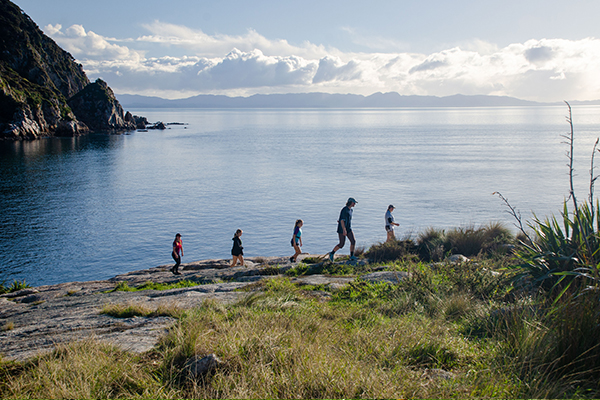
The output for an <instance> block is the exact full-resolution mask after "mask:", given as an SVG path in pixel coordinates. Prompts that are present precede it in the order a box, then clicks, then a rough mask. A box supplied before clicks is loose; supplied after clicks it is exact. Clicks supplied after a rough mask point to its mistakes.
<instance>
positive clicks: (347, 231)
mask: <svg viewBox="0 0 600 400" xmlns="http://www.w3.org/2000/svg"><path fill="white" fill-rule="evenodd" d="M355 205H356V200H354V198H352V197H350V198H349V199H348V201H347V202H346V206H345V207H344V208H342V211H340V219H339V220H338V227H337V233H338V236H339V238H340V242H339V243H338V244H337V245H336V246H335V247H334V248H333V250H332V251H331V253H329V261H333V257H334V255H335V252H336V251H338V250H339V249H341V248H342V247H344V244H346V238H348V240H349V241H350V260H352V261H354V260H356V257H355V256H354V246H355V245H356V240H355V239H354V232H352V207H354V206H355Z"/></svg>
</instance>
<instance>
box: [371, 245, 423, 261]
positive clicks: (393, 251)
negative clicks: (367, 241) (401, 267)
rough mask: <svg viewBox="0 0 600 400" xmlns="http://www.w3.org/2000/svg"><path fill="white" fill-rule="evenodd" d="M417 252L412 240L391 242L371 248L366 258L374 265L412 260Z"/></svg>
mask: <svg viewBox="0 0 600 400" xmlns="http://www.w3.org/2000/svg"><path fill="white" fill-rule="evenodd" d="M416 250H417V247H416V245H415V244H414V243H413V241H412V240H409V239H407V240H390V241H387V242H383V243H378V244H374V245H373V246H371V247H370V248H369V250H368V251H367V252H366V253H365V257H367V258H368V259H369V261H370V262H372V263H380V262H386V261H396V260H401V259H406V258H411V257H412V256H414V254H415V253H416Z"/></svg>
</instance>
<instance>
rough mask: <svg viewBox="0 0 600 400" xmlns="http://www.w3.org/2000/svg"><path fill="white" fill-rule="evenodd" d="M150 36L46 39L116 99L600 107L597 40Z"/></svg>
mask: <svg viewBox="0 0 600 400" xmlns="http://www.w3.org/2000/svg"><path fill="white" fill-rule="evenodd" d="M146 28H147V29H148V30H149V31H150V34H149V35H146V36H141V37H139V38H136V39H120V40H117V39H113V38H107V37H103V36H101V35H98V34H96V33H94V32H92V31H86V30H85V29H84V27H83V26H80V25H73V26H71V27H69V28H67V29H63V27H62V26H60V25H48V26H46V27H45V31H46V33H47V34H49V35H50V36H51V37H53V38H54V39H55V40H56V41H57V42H58V43H59V44H60V45H61V46H62V47H63V48H65V49H66V50H67V51H69V52H71V53H72V54H73V55H74V56H75V57H76V58H77V59H78V60H79V62H81V63H82V64H83V66H84V68H85V70H86V72H87V73H88V75H90V79H95V78H96V77H102V78H104V79H105V80H106V81H107V82H108V83H109V84H110V85H111V87H113V89H114V90H115V91H116V92H117V93H146V94H148V93H152V94H155V95H164V96H168V97H185V96H191V95H194V94H199V93H220V94H236V95H239V94H244V95H249V94H253V93H282V92H311V91H323V92H331V93H333V92H336V93H360V94H371V93H374V92H376V91H382V92H388V91H397V92H399V93H401V94H405V95H411V94H418V95H436V96H446V95H452V94H457V93H461V94H491V95H506V96H514V97H519V98H523V99H530V100H538V101H559V100H563V99H567V100H572V99H579V100H586V99H600V40H598V39H595V38H587V39H582V40H564V39H541V40H529V41H526V42H525V43H514V44H511V45H508V46H506V47H503V48H498V47H497V46H495V45H493V44H490V43H486V42H483V41H479V40H473V41H472V42H470V43H465V44H464V46H462V47H454V48H450V49H446V50H443V51H439V52H435V53H432V54H418V53H408V52H398V51H394V52H387V53H383V52H378V53H343V52H341V51H339V50H337V49H332V48H325V47H324V46H322V45H315V44H312V43H308V42H307V43H302V44H301V45H291V44H290V43H288V42H287V41H286V40H281V39H278V40H270V39H267V38H265V37H264V36H262V35H260V34H258V33H257V32H256V31H253V30H249V31H247V32H246V33H245V34H244V35H240V36H229V35H208V34H205V33H203V32H202V31H200V30H193V29H190V28H187V27H184V26H178V25H173V24H164V23H160V22H158V21H155V22H154V23H152V24H149V25H147V26H146ZM150 53H151V54H152V55H153V56H152V57H150V56H149V55H148V54H150ZM182 54H186V55H185V56H183V55H182Z"/></svg>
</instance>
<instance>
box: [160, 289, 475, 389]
mask: <svg viewBox="0 0 600 400" xmlns="http://www.w3.org/2000/svg"><path fill="white" fill-rule="evenodd" d="M253 299H254V300H253V301H251V302H249V301H244V302H242V303H240V304H238V305H235V306H232V307H229V308H220V309H219V308H215V307H214V305H209V306H205V307H203V308H201V309H199V310H197V311H196V313H195V314H193V315H190V316H188V318H186V319H184V320H182V321H181V323H180V324H178V325H177V326H176V327H175V328H174V329H173V330H172V331H171V333H170V334H169V335H168V336H167V337H166V338H165V339H164V341H163V342H162V344H161V346H160V347H159V350H158V351H159V352H160V353H161V358H163V359H164V360H165V361H164V363H163V367H162V368H163V373H164V376H165V379H166V380H167V381H168V382H170V384H171V385H172V387H179V388H181V389H182V391H183V392H182V395H183V397H190V398H192V397H193V398H358V397H367V398H374V397H376V398H381V397H386V398H388V397H389V398H391V397H450V396H455V395H457V394H460V393H462V395H463V396H466V395H468V394H469V393H471V391H472V390H473V389H474V388H473V387H472V386H471V384H470V383H467V380H466V379H465V378H464V377H463V376H462V375H461V377H460V378H458V379H457V380H456V381H453V382H445V384H444V385H441V384H440V382H431V381H430V380H429V379H428V378H425V377H423V372H424V370H425V368H431V367H444V368H448V369H453V370H455V371H464V372H466V371H467V370H468V369H469V368H471V367H473V366H474V364H473V360H474V359H475V358H477V357H481V355H482V354H484V351H483V350H482V347H480V345H479V344H478V343H469V342H468V341H466V340H464V339H463V338H461V337H460V335H457V334H456V332H455V331H453V330H452V329H449V327H450V326H449V325H444V326H441V325H439V324H437V323H431V322H427V321H426V320H423V319H422V318H420V317H418V316H416V315H414V314H411V315H405V316H396V317H395V318H389V317H386V316H384V315H382V314H381V313H379V312H378V311H377V310H373V309H372V308H371V307H370V306H369V305H367V304H360V305H357V304H356V303H355V304H354V305H352V303H351V302H348V301H340V302H338V301H333V302H331V303H327V304H319V303H315V302H312V301H310V300H307V299H303V297H302V291H301V289H300V288H298V287H294V285H292V284H291V283H290V282H289V281H287V280H281V281H279V282H273V284H272V287H271V288H268V289H267V292H266V293H265V294H264V295H263V296H254V297H253ZM291 303H293V305H292V306H288V307H286V306H285V305H286V304H287V305H289V304H291ZM249 304H251V306H249ZM211 352H215V353H216V354H217V355H218V356H219V358H220V359H221V360H223V361H224V362H225V364H226V366H225V367H224V368H222V369H219V370H217V371H216V372H215V373H214V374H213V375H212V376H211V377H210V378H209V379H208V380H207V381H206V382H203V383H200V384H198V383H192V382H189V381H187V380H186V379H185V376H184V375H183V374H182V373H181V368H182V365H183V363H184V362H185V360H186V359H187V358H189V357H191V356H193V355H195V354H208V353H211Z"/></svg>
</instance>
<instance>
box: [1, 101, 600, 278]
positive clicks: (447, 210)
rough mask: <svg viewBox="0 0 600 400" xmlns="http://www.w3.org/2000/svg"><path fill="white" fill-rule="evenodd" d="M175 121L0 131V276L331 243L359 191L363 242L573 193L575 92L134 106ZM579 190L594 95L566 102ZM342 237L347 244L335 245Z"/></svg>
mask: <svg viewBox="0 0 600 400" xmlns="http://www.w3.org/2000/svg"><path fill="white" fill-rule="evenodd" d="M132 112H133V113H134V114H137V115H144V116H147V117H148V119H149V120H150V121H157V120H161V121H164V122H183V123H186V125H170V126H169V128H170V129H168V130H166V131H149V132H135V133H132V134H130V135H121V136H117V135H111V136H107V135H91V136H86V137H80V138H74V139H47V140H39V141H34V142H18V143H0V154H1V158H0V172H1V173H2V182H1V184H0V225H1V231H0V282H1V281H6V283H10V282H12V280H13V279H17V280H26V281H27V282H28V283H30V284H33V285H41V284H50V283H58V282H67V281H75V280H80V281H83V280H93V279H105V278H109V277H112V276H115V275H117V274H120V273H124V272H127V271H133V270H139V269H145V268H151V267H154V266H157V265H161V264H168V263H171V262H172V260H171V257H170V252H171V243H172V241H173V238H174V236H175V233H178V232H179V233H181V234H182V236H183V243H184V252H185V256H184V257H183V263H186V262H191V261H196V260H200V259H208V258H229V257H230V250H231V244H232V241H231V238H232V236H233V233H234V232H235V230H236V229H238V228H241V229H243V230H244V234H243V236H242V240H243V243H244V252H245V254H246V255H248V256H285V255H288V254H289V255H292V254H293V249H292V248H291V246H290V244H289V241H290V238H291V235H292V230H293V226H294V221H295V220H296V219H297V218H302V219H303V220H304V222H305V225H304V227H303V240H304V247H303V250H304V251H305V252H309V253H313V254H315V253H316V254H324V253H325V252H328V251H330V250H331V249H332V248H333V246H334V245H335V244H336V243H337V234H336V232H335V230H336V220H337V218H338V215H339V211H340V209H341V208H342V207H343V206H344V204H345V201H346V199H347V198H348V197H350V196H352V197H354V198H356V199H357V200H358V205H357V206H356V208H355V211H354V218H353V228H354V231H355V235H356V237H357V240H358V245H359V246H365V247H368V246H369V245H371V244H373V243H375V242H378V241H383V240H384V239H385V230H384V220H383V216H384V213H385V210H386V208H387V205H388V204H390V203H391V204H394V205H395V206H396V207H397V208H396V211H395V212H394V215H395V217H396V221H397V222H398V223H400V227H399V228H398V230H397V233H398V236H405V235H409V234H412V235H413V237H415V236H416V235H417V234H418V233H419V232H421V231H423V230H424V229H426V228H427V227H436V228H445V229H447V228H452V227H461V226H462V227H464V226H469V225H475V226H479V225H484V224H487V223H489V222H493V221H502V222H504V223H505V224H506V225H507V226H508V227H512V224H513V222H514V220H513V219H512V217H511V216H510V215H508V213H506V210H507V209H506V207H505V205H504V204H503V203H502V201H501V200H500V199H499V198H498V197H497V196H493V195H492V193H493V192H494V191H499V192H501V193H502V194H503V195H504V196H505V197H507V198H508V200H509V201H510V202H511V204H512V205H513V206H515V207H516V208H518V209H519V210H520V211H521V213H522V215H523V218H524V219H530V218H531V212H532V211H533V212H535V213H536V214H537V215H538V216H540V217H543V216H547V215H550V214H552V213H554V214H556V213H558V212H559V211H560V210H561V207H562V202H563V200H564V199H565V198H566V197H567V196H568V193H569V181H568V178H569V177H568V167H567V166H566V163H567V161H568V159H567V157H566V155H565V152H566V151H567V150H568V147H567V146H566V145H565V144H564V143H563V142H564V138H562V137H561V135H564V134H566V133H568V132H569V126H568V124H567V123H566V122H565V116H566V115H567V108H566V106H552V107H527V108H444V109H343V110H288V109H278V110H264V109H263V110H160V109H153V110H150V109H147V110H132ZM573 120H574V124H575V146H576V147H575V157H576V163H575V168H576V177H575V184H576V191H577V194H578V196H579V199H580V200H581V201H583V200H584V199H585V198H586V197H587V195H588V186H589V169H590V155H591V153H592V147H593V144H594V141H595V139H596V137H598V136H599V135H600V107H597V106H578V107H574V108H573ZM347 252H348V247H347V246H346V248H345V249H343V250H341V252H340V253H341V254H345V253H347Z"/></svg>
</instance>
